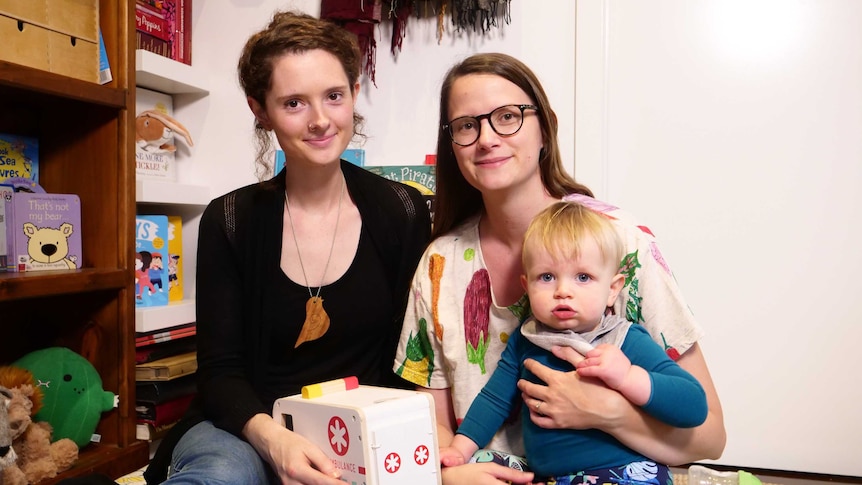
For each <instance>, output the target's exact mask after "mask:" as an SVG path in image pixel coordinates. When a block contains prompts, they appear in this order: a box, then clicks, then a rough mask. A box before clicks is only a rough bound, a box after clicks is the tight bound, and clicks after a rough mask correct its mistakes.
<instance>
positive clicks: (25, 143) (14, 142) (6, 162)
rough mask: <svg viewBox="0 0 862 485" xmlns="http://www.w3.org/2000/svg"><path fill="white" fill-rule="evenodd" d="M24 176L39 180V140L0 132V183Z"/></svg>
mask: <svg viewBox="0 0 862 485" xmlns="http://www.w3.org/2000/svg"><path fill="white" fill-rule="evenodd" d="M12 178H24V179H30V180H32V181H33V182H36V183H38V182H39V140H38V139H37V138H34V137H31V136H20V135H11V134H8V133H0V183H8V182H5V181H6V180H7V179H12Z"/></svg>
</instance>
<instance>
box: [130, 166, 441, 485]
mask: <svg viewBox="0 0 862 485" xmlns="http://www.w3.org/2000/svg"><path fill="white" fill-rule="evenodd" d="M341 170H342V172H343V173H344V178H345V181H346V183H347V190H348V192H349V194H350V196H351V197H352V199H353V201H354V202H355V203H356V206H357V208H358V209H359V213H360V215H361V217H362V223H363V225H364V226H365V228H366V229H367V230H368V233H369V234H370V236H371V239H372V242H373V243H374V248H375V250H376V251H377V253H378V255H379V257H380V259H381V261H384V262H385V265H386V268H385V272H386V275H387V278H388V279H389V283H390V287H391V288H393V295H394V297H395V298H397V304H396V305H395V307H396V308H397V309H398V311H397V313H396V314H395V315H393V319H392V334H391V340H392V344H391V346H390V348H391V354H392V356H391V358H389V359H384V361H385V362H388V363H390V365H391V362H393V361H394V356H395V346H396V345H397V340H398V337H399V335H400V332H401V324H402V321H403V318H404V310H405V308H406V305H407V295H408V291H409V288H410V283H411V281H412V278H413V273H414V271H415V269H416V265H417V263H418V261H419V258H420V257H421V255H422V253H423V251H424V250H425V246H426V245H427V244H428V241H429V238H430V232H431V220H430V215H429V212H428V207H427V205H426V203H425V200H424V198H423V196H422V195H421V194H420V193H419V191H417V190H416V189H414V188H412V187H410V186H407V185H405V184H401V183H399V182H393V181H390V180H387V179H384V178H383V177H380V176H378V175H375V174H372V173H370V172H368V171H367V170H365V169H363V168H361V167H357V166H355V165H352V164H350V163H348V162H344V161H342V162H341ZM284 189H285V175H284V172H283V171H282V172H281V173H280V174H278V175H277V176H276V177H274V178H272V179H270V180H267V181H265V182H261V183H257V184H253V185H249V186H246V187H243V188H240V189H237V190H235V191H233V192H230V193H228V194H226V195H224V196H222V197H219V198H217V199H215V200H213V201H212V202H211V203H210V204H209V206H208V207H207V208H206V210H205V211H204V213H203V215H202V216H201V221H200V230H199V239H198V258H197V299H196V305H197V309H196V311H197V316H198V318H197V320H198V329H197V331H198V338H199V340H204V341H210V339H209V338H208V335H209V334H211V333H213V332H218V333H219V334H220V335H221V338H224V334H225V333H228V334H229V335H230V337H231V340H233V339H236V340H235V341H238V342H248V343H250V344H251V345H253V348H244V349H242V352H241V353H240V352H237V351H236V349H232V350H231V349H206V348H199V349H198V364H199V365H198V371H197V381H198V397H197V399H196V400H195V402H194V403H193V405H192V408H191V409H190V410H189V413H187V415H186V416H185V417H184V418H183V420H182V421H181V422H180V423H178V424H177V425H176V426H174V428H172V430H171V432H170V433H169V434H168V436H166V437H165V439H164V440H163V442H162V444H161V445H160V446H159V449H158V452H157V454H156V456H155V457H154V459H153V460H152V461H151V463H150V466H149V467H148V469H147V473H146V479H147V483H160V482H161V481H163V480H164V479H165V472H166V470H167V466H168V464H169V463H170V456H171V453H172V451H173V447H174V445H175V444H176V442H177V441H178V440H179V438H180V437H181V436H182V434H184V433H185V431H187V430H188V429H189V428H191V427H192V426H194V425H195V424H197V423H199V422H201V421H202V420H211V421H212V422H213V423H214V424H215V425H216V426H217V427H219V428H222V429H225V430H226V431H228V432H230V433H233V434H234V435H236V436H238V437H242V428H243V427H244V426H245V424H246V422H247V421H248V420H249V419H251V417H252V416H254V415H255V414H258V413H264V414H270V413H271V412H272V408H271V406H272V404H271V403H263V402H261V400H260V398H259V397H258V393H257V392H256V391H255V389H256V388H259V386H260V385H261V383H259V382H257V380H256V377H258V376H261V374H262V373H261V369H262V368H263V366H264V365H265V357H266V354H267V340H268V339H267V329H266V328H263V327H264V326H263V325H260V315H259V313H260V309H261V301H262V298H263V293H262V291H261V289H262V288H263V287H264V285H266V284H267V283H266V282H265V281H264V280H263V279H262V278H264V275H266V274H267V272H268V271H270V270H271V268H267V267H265V264H271V261H273V260H275V261H278V259H279V257H278V254H277V253H278V251H280V248H281V238H282V230H283V224H282V221H283V214H284V212H283V210H284ZM274 252H275V253H274ZM237 294H239V295H242V298H241V299H237V298H236V297H235V295H237ZM237 320H239V321H241V322H242V324H241V325H236V323H235V322H236V321H237ZM208 333H209V334H208ZM392 376H393V380H392V381H391V383H390V384H391V385H393V386H397V385H401V386H403V385H404V384H403V383H400V382H399V380H398V379H397V377H396V376H395V375H394V373H392Z"/></svg>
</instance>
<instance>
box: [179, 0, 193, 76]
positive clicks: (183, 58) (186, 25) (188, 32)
mask: <svg viewBox="0 0 862 485" xmlns="http://www.w3.org/2000/svg"><path fill="white" fill-rule="evenodd" d="M179 2H180V6H179V8H178V9H177V15H178V17H179V18H178V21H177V26H178V29H177V31H178V38H177V46H178V48H179V53H178V54H179V55H178V59H177V60H178V61H180V62H182V63H184V64H188V65H191V63H192V0H179Z"/></svg>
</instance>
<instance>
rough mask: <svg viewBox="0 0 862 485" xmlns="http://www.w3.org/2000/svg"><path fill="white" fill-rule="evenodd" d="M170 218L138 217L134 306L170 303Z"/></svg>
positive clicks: (155, 216)
mask: <svg viewBox="0 0 862 485" xmlns="http://www.w3.org/2000/svg"><path fill="white" fill-rule="evenodd" d="M167 244H168V217H167V216H163V215H138V216H137V217H136V218H135V306H136V307H150V306H163V305H167V304H168V287H167V285H168V267H167V266H166V264H165V257H166V256H167V255H168V246H167Z"/></svg>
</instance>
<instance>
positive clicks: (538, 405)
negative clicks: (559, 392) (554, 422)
mask: <svg viewBox="0 0 862 485" xmlns="http://www.w3.org/2000/svg"><path fill="white" fill-rule="evenodd" d="M542 404H545V401H539V402H537V403H536V412H537V413H539V414H542V413H541V412H540V411H539V408H540V407H542Z"/></svg>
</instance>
